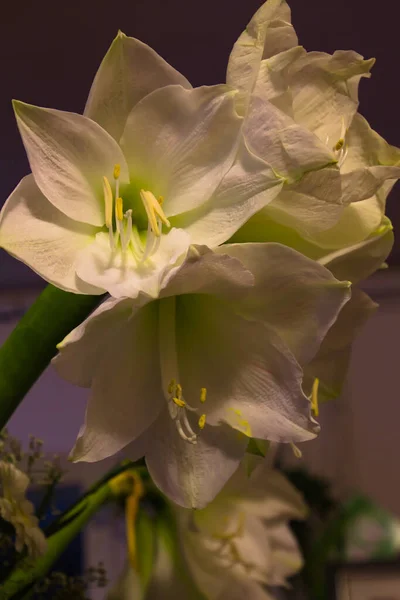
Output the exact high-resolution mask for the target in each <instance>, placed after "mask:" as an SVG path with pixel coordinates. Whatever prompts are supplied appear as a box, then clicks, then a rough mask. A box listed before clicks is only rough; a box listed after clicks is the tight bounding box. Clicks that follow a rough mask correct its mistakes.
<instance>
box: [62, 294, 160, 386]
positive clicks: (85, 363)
mask: <svg viewBox="0 0 400 600" xmlns="http://www.w3.org/2000/svg"><path fill="white" fill-rule="evenodd" d="M147 301H148V300H147V299H146V298H145V297H144V296H140V298H138V299H137V300H136V301H135V302H134V303H133V302H132V300H130V299H122V300H121V299H115V298H108V299H107V300H105V302H102V304H100V306H98V307H97V308H96V310H94V311H93V312H92V314H91V315H90V316H89V317H88V318H87V319H85V320H84V321H83V322H82V323H81V324H80V325H78V327H76V328H75V329H73V330H72V331H71V332H70V333H69V334H68V335H67V336H66V337H65V338H64V339H63V340H62V341H61V342H60V343H59V344H58V346H57V348H58V350H59V353H58V354H57V356H55V357H54V358H53V360H52V363H53V365H54V366H55V368H56V370H57V372H58V373H59V375H60V376H61V377H63V378H64V379H66V380H68V381H70V382H71V383H73V384H75V385H79V386H81V387H90V386H91V383H92V380H93V376H94V373H95V372H96V369H97V363H98V361H99V360H100V357H101V354H102V352H103V349H104V347H107V345H108V343H109V342H108V340H109V338H110V339H111V340H112V339H113V337H114V329H117V330H119V329H120V328H121V327H122V326H123V324H126V322H128V321H129V318H130V317H131V316H132V315H133V314H134V313H135V312H137V311H138V310H139V308H140V307H141V306H142V305H144V304H146V302H147Z"/></svg>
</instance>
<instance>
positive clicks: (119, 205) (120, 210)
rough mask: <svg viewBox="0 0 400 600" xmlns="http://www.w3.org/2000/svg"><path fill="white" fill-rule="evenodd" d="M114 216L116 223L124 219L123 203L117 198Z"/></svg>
mask: <svg viewBox="0 0 400 600" xmlns="http://www.w3.org/2000/svg"><path fill="white" fill-rule="evenodd" d="M115 216H116V218H117V219H118V221H122V220H123V218H124V203H123V200H122V198H117V199H116V201H115Z"/></svg>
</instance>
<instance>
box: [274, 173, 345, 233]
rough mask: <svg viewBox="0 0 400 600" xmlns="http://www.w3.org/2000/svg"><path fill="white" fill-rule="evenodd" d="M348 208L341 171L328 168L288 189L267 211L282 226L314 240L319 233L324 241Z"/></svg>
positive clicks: (307, 174)
mask: <svg viewBox="0 0 400 600" xmlns="http://www.w3.org/2000/svg"><path fill="white" fill-rule="evenodd" d="M345 208H346V207H345V206H343V201H342V188H341V176H340V172H339V170H338V169H336V168H334V167H327V168H325V169H320V170H317V171H311V172H309V173H306V174H305V175H304V176H303V177H302V179H300V181H298V182H295V183H292V184H291V185H287V186H284V188H283V189H282V191H281V193H280V194H279V195H278V196H277V197H276V198H275V199H274V200H273V201H272V202H271V203H270V204H269V205H268V206H267V207H266V208H265V209H264V211H265V213H266V214H267V215H268V216H269V217H270V218H271V219H273V220H275V221H277V222H278V223H279V224H281V225H285V226H286V227H291V228H293V229H295V230H296V231H297V232H298V233H300V235H303V236H305V237H306V236H307V237H309V238H310V239H312V240H313V239H314V238H315V237H316V236H317V235H318V234H320V237H321V238H322V237H323V236H324V235H325V232H326V230H328V229H329V228H331V227H333V226H335V225H336V223H337V222H338V221H339V219H340V217H341V215H342V214H343V212H344V210H345Z"/></svg>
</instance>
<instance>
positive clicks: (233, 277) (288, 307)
mask: <svg viewBox="0 0 400 600" xmlns="http://www.w3.org/2000/svg"><path fill="white" fill-rule="evenodd" d="M348 285H349V284H348V283H347V282H339V281H338V280H336V279H335V278H334V277H333V276H332V275H331V273H330V272H329V271H328V270H327V269H325V268H324V267H322V266H320V265H318V264H317V263H315V262H314V261H311V260H309V259H307V258H305V257H303V256H302V255H300V254H298V253H296V252H294V251H293V250H291V249H289V248H286V247H284V246H281V245H278V244H237V245H224V246H222V247H220V248H218V249H217V252H210V251H208V250H207V249H205V248H201V247H197V249H196V248H193V249H192V251H191V253H190V254H189V255H188V256H187V257H186V259H185V261H184V262H183V264H182V265H181V266H180V267H178V268H175V269H174V271H173V272H170V274H169V276H168V277H166V278H165V279H164V282H163V284H162V290H161V292H160V297H159V299H157V300H155V299H152V298H150V297H148V296H146V295H140V296H139V297H138V298H137V299H136V300H132V299H110V300H107V301H106V302H104V303H103V304H102V305H101V306H100V307H99V308H98V309H97V310H96V311H95V312H94V313H93V315H91V316H90V317H89V318H88V319H87V320H86V321H85V322H84V323H83V324H82V325H80V326H79V327H78V328H77V329H75V330H74V331H73V332H72V333H71V334H70V335H68V336H67V337H66V339H65V340H64V341H63V342H62V343H61V344H60V346H59V349H60V354H59V355H58V357H56V359H55V366H56V368H57V370H58V372H59V373H60V374H61V375H62V376H63V377H65V378H66V379H67V380H69V381H71V382H73V383H76V384H78V385H81V386H86V387H91V390H92V391H91V395H90V398H89V403H88V407H87V412H86V420H85V425H84V427H83V429H82V431H81V432H80V435H79V438H78V441H77V443H76V446H75V448H74V450H73V453H72V457H73V458H74V459H75V460H86V461H95V460H100V459H102V458H105V457H107V456H109V455H112V454H114V453H116V452H118V451H119V450H121V449H122V448H124V447H125V446H127V445H128V444H129V443H130V442H134V443H133V444H132V446H131V447H130V449H129V452H130V455H131V456H134V457H135V458H136V457H137V458H139V457H140V456H143V455H145V456H146V462H147V466H148V469H149V471H150V473H151V475H152V477H153V480H154V481H155V483H156V484H157V485H158V486H159V487H160V489H161V490H162V491H163V492H164V493H165V494H167V495H168V496H169V497H170V498H172V499H173V500H174V501H175V502H176V503H177V504H180V505H183V506H193V507H201V506H205V505H206V504H207V502H209V501H210V500H211V499H212V498H213V497H214V496H215V495H216V493H217V492H218V491H219V490H220V489H221V487H222V486H223V484H224V482H225V481H226V480H227V479H228V478H229V477H230V475H231V474H232V473H233V471H234V470H235V469H236V467H237V465H238V464H239V462H240V460H241V458H242V457H243V454H244V451H245V448H246V445H247V440H248V437H257V438H262V439H268V440H272V441H281V442H296V441H303V440H307V439H311V438H313V437H314V436H315V434H316V432H317V431H318V426H317V424H316V423H315V421H314V420H313V419H312V418H311V417H310V402H309V400H308V398H307V397H306V396H305V395H304V393H303V391H302V388H301V384H302V370H301V366H300V365H302V364H304V363H307V362H309V360H311V358H312V357H313V356H314V355H315V353H316V351H317V350H318V347H319V345H320V342H321V340H322V338H323V337H324V335H325V334H326V332H327V330H328V329H329V328H330V327H331V325H332V323H333V322H334V320H335V319H336V316H337V314H338V312H339V311H340V309H341V307H342V306H343V304H344V303H345V302H346V301H347V300H348V298H349V296H350V292H349V289H348Z"/></svg>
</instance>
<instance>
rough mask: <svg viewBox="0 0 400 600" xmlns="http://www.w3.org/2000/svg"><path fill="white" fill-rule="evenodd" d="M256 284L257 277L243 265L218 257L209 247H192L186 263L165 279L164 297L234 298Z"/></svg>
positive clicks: (226, 257) (222, 255)
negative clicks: (186, 295) (192, 295)
mask: <svg viewBox="0 0 400 600" xmlns="http://www.w3.org/2000/svg"><path fill="white" fill-rule="evenodd" d="M253 284H254V277H253V275H252V273H250V271H249V270H248V269H246V268H245V267H244V266H243V264H242V263H241V262H240V261H239V260H237V259H236V258H233V257H231V256H227V255H226V254H224V253H221V254H216V253H214V252H212V251H211V250H210V249H209V248H207V247H206V246H201V247H200V246H198V247H197V248H193V247H192V248H191V249H190V251H189V252H188V254H187V256H186V258H185V260H184V261H183V263H182V264H181V265H180V266H179V268H177V269H173V270H172V271H171V276H169V277H167V278H166V279H165V280H164V289H163V291H162V293H161V296H162V297H168V296H179V295H182V294H213V295H218V296H223V297H229V298H232V297H234V296H235V295H239V297H240V296H241V295H242V293H243V290H245V289H247V288H249V287H251V286H252V285H253Z"/></svg>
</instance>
